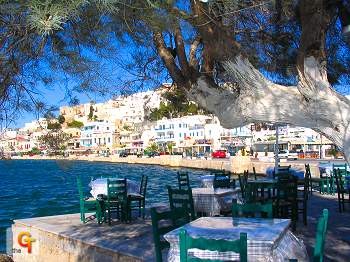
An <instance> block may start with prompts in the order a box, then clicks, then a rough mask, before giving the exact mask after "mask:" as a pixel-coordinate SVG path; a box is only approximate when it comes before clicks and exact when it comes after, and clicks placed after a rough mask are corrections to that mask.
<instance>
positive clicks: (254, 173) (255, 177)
mask: <svg viewBox="0 0 350 262" xmlns="http://www.w3.org/2000/svg"><path fill="white" fill-rule="evenodd" d="M253 175H254V179H255V180H257V179H258V178H257V176H256V171H255V166H253Z"/></svg>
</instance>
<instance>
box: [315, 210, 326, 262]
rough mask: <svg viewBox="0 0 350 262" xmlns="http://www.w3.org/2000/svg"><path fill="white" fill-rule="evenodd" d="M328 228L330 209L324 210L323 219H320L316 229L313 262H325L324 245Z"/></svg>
mask: <svg viewBox="0 0 350 262" xmlns="http://www.w3.org/2000/svg"><path fill="white" fill-rule="evenodd" d="M327 227H328V209H323V212H322V215H321V217H320V218H319V219H318V223H317V229H316V242H315V248H314V254H313V261H314V262H316V261H318V262H323V253H324V244H325V242H326V234H327Z"/></svg>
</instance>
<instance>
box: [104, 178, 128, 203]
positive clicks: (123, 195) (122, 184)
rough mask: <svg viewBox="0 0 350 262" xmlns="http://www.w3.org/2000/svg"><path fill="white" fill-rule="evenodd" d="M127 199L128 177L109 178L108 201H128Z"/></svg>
mask: <svg viewBox="0 0 350 262" xmlns="http://www.w3.org/2000/svg"><path fill="white" fill-rule="evenodd" d="M126 199H127V184H126V178H122V179H109V178H108V179H107V201H113V200H118V201H121V200H123V201H126Z"/></svg>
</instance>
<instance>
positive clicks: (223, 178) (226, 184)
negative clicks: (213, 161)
mask: <svg viewBox="0 0 350 262" xmlns="http://www.w3.org/2000/svg"><path fill="white" fill-rule="evenodd" d="M213 187H214V188H230V187H231V182H230V175H227V174H222V173H215V176H214V181H213Z"/></svg>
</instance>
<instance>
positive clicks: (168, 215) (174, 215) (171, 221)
mask: <svg viewBox="0 0 350 262" xmlns="http://www.w3.org/2000/svg"><path fill="white" fill-rule="evenodd" d="M151 218H152V231H153V241H154V247H155V253H156V261H157V262H161V261H162V250H163V249H165V248H168V247H169V243H168V242H167V241H162V238H161V237H162V235H164V234H166V233H168V232H170V231H171V230H173V229H175V228H176V227H179V226H182V225H184V224H186V223H188V222H189V221H190V219H189V216H188V213H187V212H186V210H185V209H176V210H170V211H169V210H168V211H158V210H157V208H155V207H152V208H151ZM179 221H180V222H179Z"/></svg>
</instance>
